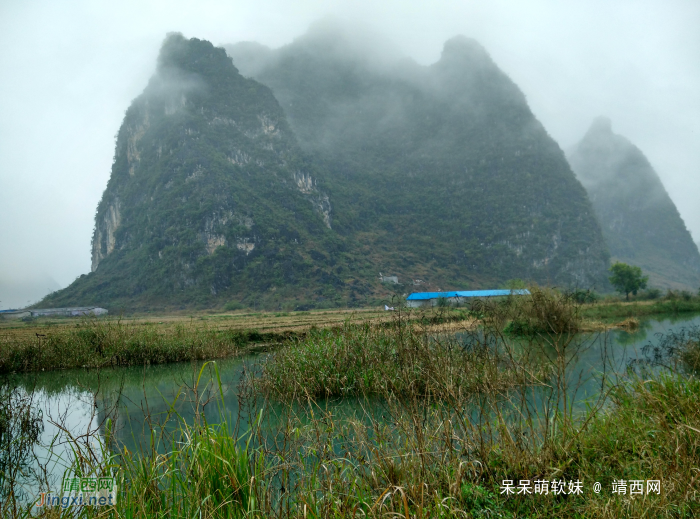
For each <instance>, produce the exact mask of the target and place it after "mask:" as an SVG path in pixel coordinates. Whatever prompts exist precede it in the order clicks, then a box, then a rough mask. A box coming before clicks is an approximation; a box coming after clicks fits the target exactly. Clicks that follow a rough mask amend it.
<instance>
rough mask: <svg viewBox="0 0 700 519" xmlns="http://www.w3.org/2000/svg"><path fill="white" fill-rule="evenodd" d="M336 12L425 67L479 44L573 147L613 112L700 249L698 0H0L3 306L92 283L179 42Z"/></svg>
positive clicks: (279, 36) (298, 30)
mask: <svg viewBox="0 0 700 519" xmlns="http://www.w3.org/2000/svg"><path fill="white" fill-rule="evenodd" d="M326 16H332V17H335V18H339V19H347V20H351V21H360V22H363V23H365V24H369V25H370V26H372V27H373V28H374V29H376V30H377V31H378V32H380V33H382V34H383V35H385V36H386V37H387V38H388V39H389V40H391V41H392V42H393V43H394V44H395V45H396V46H397V47H398V48H399V49H401V50H402V51H403V52H404V53H405V54H407V55H408V56H410V57H412V58H414V59H415V60H416V61H418V62H419V63H421V64H426V65H427V64H430V63H432V62H434V61H436V60H437V59H438V57H439V55H440V51H441V49H442V45H443V43H444V41H445V40H446V39H447V38H449V37H451V36H454V35H456V34H464V35H466V36H471V37H474V38H476V39H477V40H479V41H480V42H481V43H482V44H483V45H484V46H485V47H486V49H487V50H488V51H489V53H490V54H491V56H492V57H493V58H494V60H495V61H496V63H497V64H498V65H499V66H500V67H501V68H502V69H503V70H504V71H505V72H506V73H507V74H508V75H509V76H510V77H511V78H512V79H513V80H514V81H515V82H516V83H517V84H518V85H519V86H520V88H521V89H522V90H523V92H524V93H525V95H526V96H527V99H528V102H529V103H530V107H531V108H532V110H533V111H534V113H535V115H536V116H537V117H538V118H539V119H540V120H541V121H542V123H543V124H544V126H545V127H546V128H547V130H548V131H549V133H550V134H551V135H552V136H553V137H554V139H556V140H557V142H558V143H559V145H560V146H561V147H562V148H564V149H567V148H568V147H569V146H571V145H573V144H574V143H576V142H577V141H578V140H579V139H580V138H581V137H582V136H583V134H584V133H585V131H586V129H587V128H588V126H589V125H590V123H591V121H592V119H593V118H594V117H596V116H598V115H607V116H608V117H610V118H611V119H612V123H613V130H614V131H615V132H616V133H620V134H622V135H624V136H625V137H627V138H628V139H630V140H631V141H632V142H633V143H635V144H636V145H637V146H639V148H641V150H642V151H643V152H644V153H645V154H646V156H647V157H648V158H649V160H650V161H651V163H652V165H653V166H654V167H655V169H656V171H657V172H658V173H659V175H660V176H661V179H662V181H663V183H664V185H665V186H666V189H667V190H668V192H669V193H670V195H671V197H672V198H673V201H674V202H675V203H676V205H677V207H678V209H679V211H680V213H681V216H682V217H683V219H684V220H685V223H686V226H687V227H688V228H689V229H690V230H691V232H692V233H693V237H694V239H695V241H700V204H699V203H698V200H699V199H700V1H698V0H687V1H674V0H664V1H642V0H616V1H611V0H605V1H597V0H590V1H578V2H574V1H562V0H554V1H545V0H543V1H528V0H520V1H510V2H506V1H494V0H489V1H480V2H470V1H451V0H450V1H448V0H431V1H426V2H418V1H411V0H397V1H381V0H351V1H340V0H338V1H333V0H306V1H304V0H295V1H288V0H267V1H265V0H245V1H234V0H229V1H215V0H197V1H196V2H191V1H184V0H180V1H178V0H168V1H164V0H163V1H149V0H138V1H136V0H120V1H119V2H114V1H110V2H100V1H96V0H83V1H80V0H63V1H60V2H56V1H54V0H0V71H1V72H0V74H1V76H0V77H1V80H0V308H8V307H16V306H21V305H23V304H25V303H26V301H29V300H32V301H33V300H36V299H38V298H39V297H41V296H42V295H44V293H46V292H47V291H48V289H55V288H58V287H59V286H60V287H64V286H66V285H68V284H69V283H70V282H71V281H73V279H75V278H76V277H77V276H79V275H80V274H83V273H87V272H89V271H90V238H91V236H92V229H93V224H94V222H93V217H94V214H95V209H96V207H97V203H98V201H99V199H100V196H101V195H102V191H103V190H104V188H105V187H106V184H107V180H108V178H109V173H110V167H111V163H112V158H113V154H114V136H115V134H116V133H117V130H118V129H119V125H120V124H121V119H122V117H123V115H124V111H125V110H126V108H127V107H128V106H129V103H130V102H131V100H132V99H133V98H134V97H136V96H137V95H138V94H139V93H140V92H141V91H142V90H143V88H144V87H145V86H146V82H147V81H148V78H149V76H150V75H151V74H152V72H153V70H154V68H155V59H156V56H157V53H158V49H159V47H160V44H161V42H162V40H163V38H164V37H165V34H166V33H167V32H170V31H180V32H182V33H183V34H184V35H185V36H187V37H197V38H201V39H207V40H210V41H212V42H213V43H214V44H215V45H222V44H226V43H235V42H238V41H243V40H255V41H258V42H260V43H263V44H266V45H268V46H271V47H278V46H281V45H284V44H286V43H288V42H290V41H292V40H293V39H294V38H295V37H297V36H299V35H301V34H303V33H304V32H305V31H306V29H307V27H308V26H309V25H310V24H311V23H312V22H313V21H315V20H317V19H319V18H322V17H326ZM11 285H12V287H14V288H12V287H11ZM3 287H4V288H3ZM8 287H10V288H8ZM30 287H33V288H30ZM2 290H4V293H1V292H2Z"/></svg>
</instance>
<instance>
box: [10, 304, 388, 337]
mask: <svg viewBox="0 0 700 519" xmlns="http://www.w3.org/2000/svg"><path fill="white" fill-rule="evenodd" d="M391 315H392V314H391V313H389V312H385V311H384V308H383V307H377V308H362V309H339V310H316V311H314V310H311V311H307V312H228V313H204V312H202V313H190V314H184V313H183V314H169V315H153V314H146V315H136V316H130V317H121V316H118V315H108V316H105V317H100V318H97V319H94V320H96V321H99V322H104V323H109V322H116V321H121V323H122V324H125V325H129V326H130V327H134V326H143V327H148V328H151V329H152V328H153V327H155V328H157V329H158V331H162V332H166V333H167V332H168V331H170V330H171V329H174V328H175V327H177V326H182V325H185V326H187V327H188V328H202V329H207V330H240V331H243V330H256V331H258V332H260V333H268V332H272V333H283V332H303V331H307V330H308V329H310V328H311V327H316V328H327V327H332V326H337V325H340V324H343V323H345V322H361V321H367V320H370V321H382V320H388V319H390V318H391ZM85 319H86V318H80V317H52V318H49V317H46V318H43V317H42V318H36V319H32V320H30V321H20V320H2V319H0V342H2V341H3V340H7V339H8V338H10V337H12V338H13V339H18V338H20V337H27V338H28V337H36V335H37V334H38V335H39V336H42V335H45V334H47V333H55V332H58V331H60V330H61V329H62V328H71V327H75V326H76V325H77V324H80V323H81V322H82V321H84V320H85ZM89 320H93V319H89Z"/></svg>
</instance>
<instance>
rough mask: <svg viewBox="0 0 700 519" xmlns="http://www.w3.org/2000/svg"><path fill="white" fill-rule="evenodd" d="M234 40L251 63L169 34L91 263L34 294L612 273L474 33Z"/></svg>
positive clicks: (314, 289)
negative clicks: (404, 50) (281, 43)
mask: <svg viewBox="0 0 700 519" xmlns="http://www.w3.org/2000/svg"><path fill="white" fill-rule="evenodd" d="M236 50H238V51H240V52H239V53H238V54H236ZM229 53H230V54H231V55H233V56H234V60H235V61H236V62H239V63H247V65H240V66H241V67H242V68H243V69H244V72H245V71H246V70H245V67H248V68H249V70H252V67H257V72H256V77H255V78H254V79H246V78H245V77H243V76H242V75H241V74H239V72H238V70H237V69H236V68H235V67H234V64H232V62H231V59H230V58H229V57H228V56H227V55H226V52H224V50H223V49H221V48H216V47H214V46H213V45H211V44H210V43H209V42H206V41H203V40H198V39H196V38H192V39H189V40H188V39H185V38H184V37H183V36H182V35H179V34H171V35H169V36H168V38H166V40H165V42H164V44H163V47H162V49H161V53H160V56H159V58H158V66H157V70H156V74H155V75H154V76H153V78H152V79H151V80H150V81H149V84H148V86H147V87H146V89H145V90H144V93H143V94H142V95H140V96H139V97H137V98H136V99H135V100H134V101H133V103H132V105H131V106H130V107H129V109H128V111H127V113H126V115H125V117H124V121H123V123H122V126H121V128H120V130H119V133H118V136H117V144H116V150H115V158H114V164H113V166H112V173H111V177H110V180H109V183H108V185H107V188H106V190H105V192H104V195H103V197H102V200H101V202H100V204H99V206H98V209H97V214H96V220H95V231H94V236H93V243H92V260H93V269H92V270H93V272H92V273H90V274H88V275H85V276H82V277H81V278H79V279H78V280H76V282H74V283H73V284H72V285H71V286H69V287H68V288H66V289H64V290H61V291H59V292H56V293H54V294H52V295H50V296H49V297H48V298H47V299H46V300H44V301H43V302H42V303H41V304H42V305H44V306H47V305H50V306H70V305H83V306H84V305H89V304H96V305H100V306H103V307H107V308H110V309H115V308H126V309H147V308H151V309H153V308H173V307H175V308H177V307H181V308H186V307H192V306H194V307H217V306H218V307H220V306H222V305H224V304H225V303H228V304H229V306H228V307H229V308H234V307H235V305H236V304H238V305H243V306H255V307H264V308H275V309H282V308H285V309H286V308H311V307H314V306H315V307H319V306H320V307H324V306H338V305H351V306H352V305H361V304H367V303H371V302H377V301H379V300H381V299H384V300H386V299H388V298H389V297H391V295H392V294H394V293H396V294H398V295H399V296H400V295H401V294H402V293H404V292H410V291H413V290H423V289H429V290H447V289H453V288H460V289H464V288H492V287H494V286H500V285H501V284H502V283H504V282H505V281H506V280H508V279H512V278H522V279H533V280H536V281H540V282H544V283H549V284H557V285H559V286H574V285H576V286H582V287H590V286H598V287H599V286H601V285H602V284H604V283H605V278H606V268H607V266H608V253H607V249H606V247H605V244H604V241H603V237H602V234H601V232H600V228H599V227H598V224H597V222H596V220H595V218H594V216H593V210H592V207H591V205H590V203H589V201H588V198H587V195H586V193H585V191H584V189H583V188H582V186H581V184H580V183H579V182H578V181H577V180H576V178H575V177H574V175H573V173H572V172H571V169H570V168H569V165H568V163H567V162H566V159H565V157H564V154H563V152H562V151H561V150H560V149H559V147H558V146H557V144H556V143H555V142H554V141H553V140H552V139H551V138H550V137H549V136H548V135H547V133H546V131H545V130H544V128H543V127H542V125H541V124H540V123H539V122H538V121H537V120H536V119H535V117H534V116H533V115H532V113H531V111H530V110H529V108H528V106H527V103H526V101H525V98H524V96H523V95H522V93H521V92H520V91H519V89H518V88H517V86H516V85H515V84H514V83H513V82H512V81H510V79H508V78H507V76H506V75H505V74H503V72H501V71H500V70H499V69H498V67H496V65H495V64H494V63H493V61H492V60H491V58H490V57H489V56H488V54H487V53H486V52H485V51H484V49H483V48H482V47H481V46H479V45H478V44H477V43H476V42H474V41H473V40H469V39H466V38H462V37H459V38H455V39H452V40H450V41H448V42H447V43H446V44H445V49H444V51H443V54H442V57H441V59H440V61H439V62H438V63H436V64H434V65H432V66H431V67H421V66H418V65H416V64H415V63H413V62H411V61H409V60H405V59H397V58H396V57H395V56H391V55H381V56H379V57H377V56H374V55H373V54H372V48H371V45H369V46H368V45H359V46H353V45H351V44H348V43H347V42H346V41H345V40H344V39H343V36H342V34H340V35H339V34H332V31H331V33H329V32H328V31H327V30H326V31H324V30H321V32H320V33H319V32H318V28H316V29H313V30H312V31H311V32H310V33H309V34H308V35H306V36H304V37H302V38H299V39H298V40H297V41H295V42H294V43H293V44H291V45H290V46H287V47H284V48H282V49H279V50H275V51H272V50H269V49H268V50H265V49H264V48H263V47H261V46H258V45H254V44H246V45H242V46H236V47H235V48H234V49H231V48H229ZM246 60H247V61H246ZM380 273H383V275H382V277H381V279H380ZM394 276H398V277H397V278H395V277H394ZM386 280H391V281H392V282H391V283H388V282H386ZM395 280H396V281H398V283H394V281H395ZM414 287H415V288H414ZM232 304H233V306H231V305H232Z"/></svg>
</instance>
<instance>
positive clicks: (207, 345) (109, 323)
mask: <svg viewBox="0 0 700 519" xmlns="http://www.w3.org/2000/svg"><path fill="white" fill-rule="evenodd" d="M530 303H531V302H530ZM530 303H528V301H524V303H523V302H519V303H518V304H521V305H522V304H525V305H527V304H530ZM572 304H573V303H572ZM574 306H575V312H576V314H577V319H578V321H577V327H576V331H579V332H600V331H604V330H606V329H609V328H611V327H622V328H626V327H629V326H632V327H633V326H634V325H635V319H639V318H644V317H650V316H654V315H676V314H677V315H680V314H691V313H694V312H698V313H700V299H699V298H691V299H689V300H683V299H671V300H658V301H649V302H632V303H622V302H612V303H594V304H583V305H574ZM545 311H549V310H546V309H545ZM479 312H480V310H478V308H477V309H476V310H475V308H472V307H459V308H452V307H437V308H428V309H420V310H400V311H399V313H400V314H401V315H402V316H403V317H402V318H403V319H405V320H406V321H407V322H410V323H412V324H413V325H415V326H416V327H418V328H419V329H420V330H421V332H422V333H431V334H434V333H457V332H460V331H464V330H469V329H473V328H474V326H477V324H476V323H477V318H478V316H479ZM507 314H508V312H506V313H504V317H502V320H503V325H504V326H505V325H506V324H507V322H506V321H507V319H508V315H507ZM395 315H396V312H385V311H382V310H380V309H364V310H346V311H341V310H333V311H316V312H314V311H311V312H291V313H285V312H277V313H263V312H258V313H234V314H202V315H198V316H153V317H150V318H149V317H146V316H142V317H138V318H134V319H128V320H127V319H121V318H114V317H108V318H89V319H87V318H83V319H68V318H64V319H37V320H29V321H27V322H21V323H20V322H4V323H0V324H1V325H0V373H13V372H28V371H41V370H56V369H70V368H80V367H87V368H101V367H108V366H112V367H114V366H132V365H143V364H158V363H168V362H182V361H197V360H211V359H220V358H225V357H230V356H236V355H241V354H245V353H248V352H251V351H256V350H258V351H259V350H266V349H270V348H275V347H278V346H279V345H281V344H283V343H285V342H286V341H289V340H298V339H300V338H304V337H305V336H306V334H307V333H308V332H309V331H313V330H317V329H340V328H342V327H343V326H346V325H347V324H351V323H367V322H369V323H373V324H375V325H380V326H386V325H388V323H390V322H391V321H392V319H394V316H395Z"/></svg>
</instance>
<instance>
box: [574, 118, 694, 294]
mask: <svg viewBox="0 0 700 519" xmlns="http://www.w3.org/2000/svg"><path fill="white" fill-rule="evenodd" d="M569 161H570V163H571V167H572V168H573V170H574V171H575V172H576V175H577V176H578V178H579V179H580V180H581V183H582V184H583V185H584V187H585V188H586V190H587V191H588V194H589V197H590V199H591V201H592V203H593V207H594V209H595V212H596V215H597V216H598V219H599V221H600V223H601V226H602V229H603V234H604V236H605V239H606V241H607V243H608V246H609V248H610V253H611V254H612V256H613V258H614V259H616V260H619V261H623V262H625V263H630V264H633V265H637V266H640V267H642V269H643V270H644V271H645V272H647V273H648V274H649V275H650V282H651V284H652V285H653V286H657V287H661V288H691V289H693V290H696V289H697V287H698V285H699V284H700V254H699V253H698V248H697V246H696V245H695V243H693V240H692V238H691V236H690V233H689V232H688V230H687V229H686V227H685V223H684V222H683V220H682V219H681V216H680V214H679V213H678V210H677V209H676V206H675V205H674V203H673V201H672V200H671V198H670V197H669V196H668V193H666V190H665V189H664V186H663V184H662V183H661V180H660V179H659V177H658V175H657V174H656V172H655V171H654V169H653V168H652V166H651V164H649V161H648V160H647V159H646V157H645V156H644V154H643V153H642V152H641V151H640V150H639V149H638V148H637V147H636V146H634V145H633V144H632V143H631V142H629V141H628V140H627V139H625V138H624V137H622V136H620V135H616V134H615V133H613V131H612V128H611V124H610V120H608V119H606V118H599V119H597V120H595V121H594V122H593V124H592V125H591V128H590V129H589V130H588V132H587V133H586V135H585V136H584V137H583V139H582V140H581V142H580V143H578V144H577V145H576V146H575V147H574V148H573V149H572V150H571V151H570V152H569Z"/></svg>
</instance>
